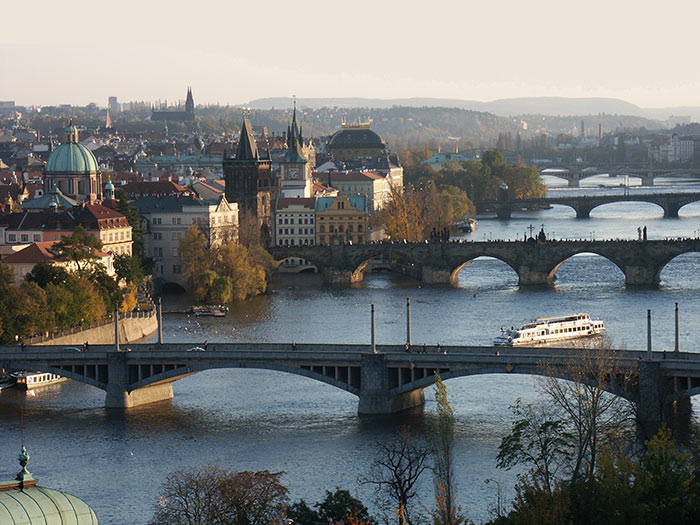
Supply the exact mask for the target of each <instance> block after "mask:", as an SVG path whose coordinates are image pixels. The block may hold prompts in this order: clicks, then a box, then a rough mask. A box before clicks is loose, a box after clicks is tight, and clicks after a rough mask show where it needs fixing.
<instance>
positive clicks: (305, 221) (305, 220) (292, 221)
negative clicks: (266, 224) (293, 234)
mask: <svg viewBox="0 0 700 525" xmlns="http://www.w3.org/2000/svg"><path fill="white" fill-rule="evenodd" d="M283 220H284V223H283V222H282V221H283ZM302 221H304V222H302ZM313 223H314V218H313V217H311V218H310V219H309V218H306V217H304V218H303V219H302V218H301V217H299V224H313ZM277 224H294V217H292V218H291V219H282V217H280V218H279V219H278V220H277Z"/></svg>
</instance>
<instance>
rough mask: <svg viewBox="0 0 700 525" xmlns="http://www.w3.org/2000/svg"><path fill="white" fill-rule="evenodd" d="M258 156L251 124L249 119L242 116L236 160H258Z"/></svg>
mask: <svg viewBox="0 0 700 525" xmlns="http://www.w3.org/2000/svg"><path fill="white" fill-rule="evenodd" d="M258 158H259V157H258V147H257V145H256V144H255V136H254V135H253V126H252V125H251V123H250V120H248V119H247V118H244V119H243V126H242V127H241V138H240V140H239V141H238V154H237V155H236V160H258Z"/></svg>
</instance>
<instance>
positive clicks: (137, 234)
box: [116, 189, 145, 264]
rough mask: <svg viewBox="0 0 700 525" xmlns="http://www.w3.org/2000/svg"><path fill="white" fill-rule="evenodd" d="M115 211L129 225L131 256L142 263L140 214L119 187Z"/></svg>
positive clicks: (142, 248)
mask: <svg viewBox="0 0 700 525" xmlns="http://www.w3.org/2000/svg"><path fill="white" fill-rule="evenodd" d="M116 197H117V206H116V207H117V211H118V212H119V213H121V214H122V215H123V216H124V217H126V220H127V222H128V223H129V226H131V241H132V250H131V252H132V254H133V257H135V258H136V260H137V261H138V262H139V263H140V264H143V263H144V259H145V253H144V242H143V228H142V227H141V216H140V214H139V211H138V210H137V209H136V207H135V206H133V205H132V204H131V203H130V202H129V199H128V197H127V195H126V193H125V192H124V191H123V190H121V189H119V190H117V195H116Z"/></svg>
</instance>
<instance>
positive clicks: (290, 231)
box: [277, 228, 314, 235]
mask: <svg viewBox="0 0 700 525" xmlns="http://www.w3.org/2000/svg"><path fill="white" fill-rule="evenodd" d="M294 230H295V228H277V235H294ZM297 230H298V235H313V234H314V230H313V228H298V229H297Z"/></svg>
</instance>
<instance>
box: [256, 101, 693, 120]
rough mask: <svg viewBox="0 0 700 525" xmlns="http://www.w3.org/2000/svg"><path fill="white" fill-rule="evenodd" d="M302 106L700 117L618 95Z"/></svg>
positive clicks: (265, 105) (269, 104)
mask: <svg viewBox="0 0 700 525" xmlns="http://www.w3.org/2000/svg"><path fill="white" fill-rule="evenodd" d="M292 103H293V100H292V98H289V97H272V98H260V99H256V100H252V101H250V102H249V103H248V104H245V106H249V107H251V108H255V109H271V108H277V109H281V108H288V107H291V106H292ZM297 103H298V104H299V106H300V107H304V108H309V109H320V108H335V107H338V108H391V107H395V106H401V107H443V108H457V109H467V110H472V111H482V112H488V113H493V114H494V115H497V116H500V117H512V116H517V115H548V116H579V115H598V114H601V113H605V114H607V115H629V116H635V117H644V118H648V119H655V120H666V119H668V118H669V117H671V116H679V115H687V116H690V117H691V119H692V120H693V121H700V107H697V106H677V107H669V108H641V107H639V106H637V105H635V104H631V103H630V102H627V101H625V100H621V99H617V98H596V97H590V98H566V97H523V98H505V99H499V100H493V101H491V102H480V101H476V100H459V99H446V98H395V99H379V98H299V99H297Z"/></svg>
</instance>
